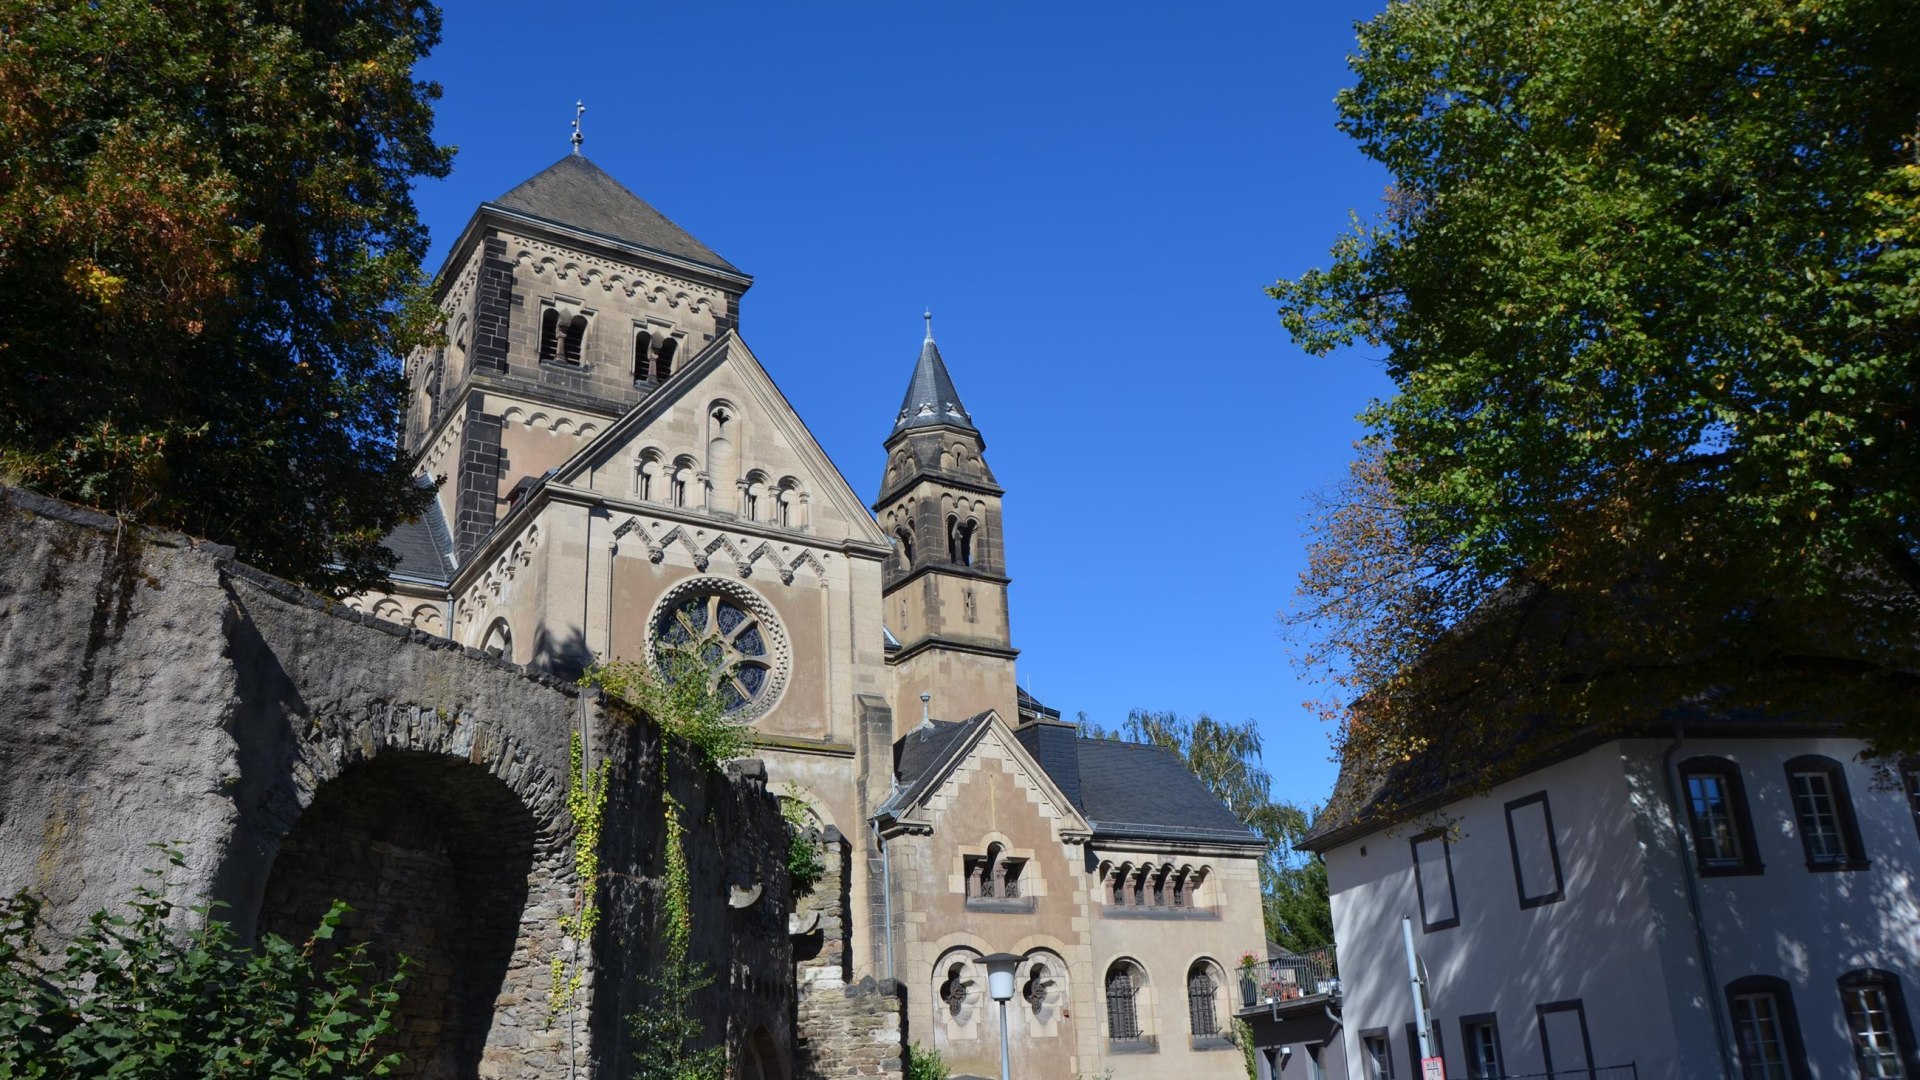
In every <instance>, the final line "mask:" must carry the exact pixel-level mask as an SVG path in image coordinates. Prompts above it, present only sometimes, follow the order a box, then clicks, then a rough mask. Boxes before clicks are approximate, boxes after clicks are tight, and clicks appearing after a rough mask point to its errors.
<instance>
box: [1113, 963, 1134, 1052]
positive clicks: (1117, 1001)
mask: <svg viewBox="0 0 1920 1080" xmlns="http://www.w3.org/2000/svg"><path fill="white" fill-rule="evenodd" d="M1137 970H1138V969H1136V968H1135V967H1134V966H1133V965H1132V964H1131V963H1129V962H1127V961H1125V960H1121V961H1118V962H1117V963H1115V964H1114V965H1113V966H1112V967H1110V968H1108V969H1107V1038H1109V1039H1111V1040H1113V1041H1114V1042H1134V1041H1137V1040H1139V1038H1140V1008H1139V1001H1138V1000H1137V996H1138V994H1139V992H1140V984H1139V981H1138V979H1137V978H1136V975H1135V973H1136V971H1137Z"/></svg>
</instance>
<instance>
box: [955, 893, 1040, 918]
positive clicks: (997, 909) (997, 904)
mask: <svg viewBox="0 0 1920 1080" xmlns="http://www.w3.org/2000/svg"><path fill="white" fill-rule="evenodd" d="M1033 907H1034V898H1033V897H1031V896H1014V897H1007V898H1004V899H1003V898H999V897H991V896H969V897H967V910H968V911H985V912H993V913H998V914H1002V915H1030V914H1032V913H1033Z"/></svg>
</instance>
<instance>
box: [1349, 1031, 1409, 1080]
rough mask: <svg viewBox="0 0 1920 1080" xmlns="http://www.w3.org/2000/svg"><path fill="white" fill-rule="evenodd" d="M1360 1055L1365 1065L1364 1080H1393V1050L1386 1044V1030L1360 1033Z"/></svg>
mask: <svg viewBox="0 0 1920 1080" xmlns="http://www.w3.org/2000/svg"><path fill="white" fill-rule="evenodd" d="M1360 1053H1361V1059H1362V1061H1363V1062H1364V1063H1365V1065H1366V1070H1367V1071H1366V1080H1393V1050H1392V1047H1391V1046H1390V1045H1389V1043H1388V1042H1387V1029H1386V1028H1369V1029H1367V1030H1366V1031H1363V1032H1361V1033H1360ZM1416 1064H1417V1063H1416Z"/></svg>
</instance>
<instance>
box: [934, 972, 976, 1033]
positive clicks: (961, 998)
mask: <svg viewBox="0 0 1920 1080" xmlns="http://www.w3.org/2000/svg"><path fill="white" fill-rule="evenodd" d="M972 988H973V980H972V979H969V978H967V965H966V964H964V963H962V962H960V961H957V960H956V961H954V962H953V963H952V964H949V965H948V966H947V977H946V978H945V979H943V980H941V982H940V1004H942V1005H944V1006H946V1009H947V1012H948V1014H949V1015H951V1016H952V1017H953V1018H954V1019H955V1020H958V1019H960V1014H961V1013H962V1012H964V1011H966V1008H967V996H968V994H969V992H970V991H971V990H972Z"/></svg>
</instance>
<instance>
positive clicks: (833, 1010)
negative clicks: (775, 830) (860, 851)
mask: <svg viewBox="0 0 1920 1080" xmlns="http://www.w3.org/2000/svg"><path fill="white" fill-rule="evenodd" d="M818 846H819V849H820V853H821V856H822V861H823V862H824V863H825V865H826V872H825V873H823V874H821V876H820V880H819V881H817V882H815V883H814V886H813V889H812V891H810V892H809V893H807V894H806V895H805V896H803V897H801V898H800V899H799V900H797V901H796V903H795V909H796V910H795V914H794V923H795V927H794V929H795V930H796V931H800V933H798V934H797V939H796V940H797V941H798V942H799V943H800V950H799V952H798V957H799V964H798V970H797V971H796V974H795V977H796V979H797V981H798V982H799V989H798V993H799V1001H798V1006H797V1026H798V1028H799V1036H800V1037H799V1041H798V1043H797V1044H796V1049H795V1061H794V1069H793V1072H792V1074H791V1075H793V1076H795V1077H798V1078H799V1080H834V1078H839V1077H876V1076H877V1077H898V1076H901V1075H903V1069H904V1065H905V1062H904V1061H903V1060H902V1058H901V1051H902V1048H903V1045H904V1037H905V1035H906V1030H905V1028H904V1026H903V1016H904V1007H905V996H904V994H903V992H902V990H901V987H900V984H899V983H897V982H895V981H893V980H891V979H882V980H876V979H874V978H873V977H871V976H868V977H866V978H863V979H860V980H858V981H854V980H852V979H851V978H850V975H851V963H850V957H849V956H848V955H847V945H848V939H849V936H848V933H847V926H846V924H847V919H848V916H849V914H850V912H849V910H848V904H847V893H846V890H845V888H844V887H843V883H844V882H845V881H846V879H847V877H848V874H849V871H850V870H851V869H852V845H851V844H849V843H848V842H847V839H846V837H845V836H843V835H841V833H840V830H838V829H835V828H828V829H827V830H825V832H824V835H822V836H820V838H819V843H818Z"/></svg>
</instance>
